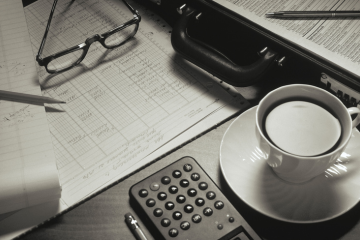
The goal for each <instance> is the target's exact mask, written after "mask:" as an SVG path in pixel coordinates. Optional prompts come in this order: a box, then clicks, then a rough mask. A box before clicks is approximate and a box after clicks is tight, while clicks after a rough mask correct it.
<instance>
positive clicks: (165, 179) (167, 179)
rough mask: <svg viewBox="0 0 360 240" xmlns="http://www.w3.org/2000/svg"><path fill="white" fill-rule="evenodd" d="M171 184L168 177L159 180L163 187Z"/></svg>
mask: <svg viewBox="0 0 360 240" xmlns="http://www.w3.org/2000/svg"><path fill="white" fill-rule="evenodd" d="M170 182H171V179H170V178H169V177H168V176H165V177H162V178H161V183H162V184H164V185H168V184H169V183H170Z"/></svg>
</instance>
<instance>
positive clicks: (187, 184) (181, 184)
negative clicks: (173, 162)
mask: <svg viewBox="0 0 360 240" xmlns="http://www.w3.org/2000/svg"><path fill="white" fill-rule="evenodd" d="M189 184H190V183H189V181H188V180H186V179H183V180H181V181H180V186H182V187H183V188H186V187H188V186H189Z"/></svg>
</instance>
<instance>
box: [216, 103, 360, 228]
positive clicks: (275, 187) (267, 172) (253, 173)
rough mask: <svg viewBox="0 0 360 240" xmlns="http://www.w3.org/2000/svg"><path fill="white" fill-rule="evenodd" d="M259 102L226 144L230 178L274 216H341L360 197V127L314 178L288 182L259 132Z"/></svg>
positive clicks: (308, 219)
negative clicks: (269, 160)
mask: <svg viewBox="0 0 360 240" xmlns="http://www.w3.org/2000/svg"><path fill="white" fill-rule="evenodd" d="M256 108H257V107H253V108H251V109H249V110H247V111H246V112H244V113H243V114H241V115H240V116H239V117H237V118H236V119H235V120H234V122H232V123H231V125H230V126H229V128H228V129H227V130H226V132H225V134H224V136H223V139H222V141H221V145H220V165H221V171H222V173H223V175H224V178H225V180H226V182H227V183H228V184H229V186H230V187H231V189H232V190H233V191H234V193H235V194H236V195H237V196H238V197H239V198H240V199H242V200H243V201H244V202H245V203H247V204H248V205H249V206H250V207H252V208H254V209H255V210H257V211H259V212H260V213H262V214H264V215H267V216H269V217H272V218H275V219H278V220H282V221H286V222H294V223H314V222H321V221H325V220H329V219H332V218H335V217H337V216H339V215H341V214H343V213H345V212H347V211H348V210H350V209H351V208H352V207H354V206H355V205H356V204H357V203H358V202H359V199H360V147H359V146H360V133H359V131H358V130H357V129H356V128H355V129H354V130H353V133H352V138H351V139H350V142H349V144H348V146H347V148H346V150H345V152H344V153H343V154H342V155H341V157H340V158H339V159H338V160H337V162H336V163H335V164H334V165H332V166H331V167H330V168H329V169H328V170H327V171H325V172H324V173H323V174H321V175H320V176H318V177H316V178H314V179H312V180H311V181H309V182H306V183H301V184H291V183H287V182H285V181H283V180H281V179H280V178H278V177H277V176H276V175H275V173H274V172H273V171H272V169H271V168H270V166H268V165H267V163H266V160H265V159H264V158H263V153H262V151H261V150H260V149H259V145H258V143H257V140H256V136H255V112H256Z"/></svg>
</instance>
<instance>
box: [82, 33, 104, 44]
mask: <svg viewBox="0 0 360 240" xmlns="http://www.w3.org/2000/svg"><path fill="white" fill-rule="evenodd" d="M101 39H102V37H101V36H100V35H99V34H95V35H94V36H91V37H88V38H87V39H86V40H85V43H86V45H88V46H89V45H90V44H92V43H94V42H101V41H100V40H101Z"/></svg>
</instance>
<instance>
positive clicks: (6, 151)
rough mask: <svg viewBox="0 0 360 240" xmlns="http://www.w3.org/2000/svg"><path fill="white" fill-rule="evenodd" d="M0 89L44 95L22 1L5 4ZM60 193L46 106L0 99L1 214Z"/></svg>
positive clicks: (1, 7) (0, 8)
mask: <svg viewBox="0 0 360 240" xmlns="http://www.w3.org/2000/svg"><path fill="white" fill-rule="evenodd" d="M0 89H1V90H10V91H14V92H22V93H28V94H35V95H41V90H40V86H39V82H38V75H37V71H36V67H35V60H34V55H33V53H32V49H31V43H30V38H29V34H28V29H27V24H26V20H25V15H24V11H23V8H22V3H21V1H20V0H16V1H14V0H2V1H1V2H0ZM0 98H1V96H0ZM60 192H61V188H60V185H59V178H58V171H57V168H56V164H55V156H54V151H53V145H52V143H51V135H50V133H49V126H48V122H47V118H46V113H45V108H44V106H43V105H33V104H28V103H20V102H16V101H14V102H11V101H5V100H0V213H5V212H9V211H13V210H17V209H20V208H25V207H29V206H33V205H37V204H40V203H44V202H48V201H51V200H55V199H59V198H60Z"/></svg>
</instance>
